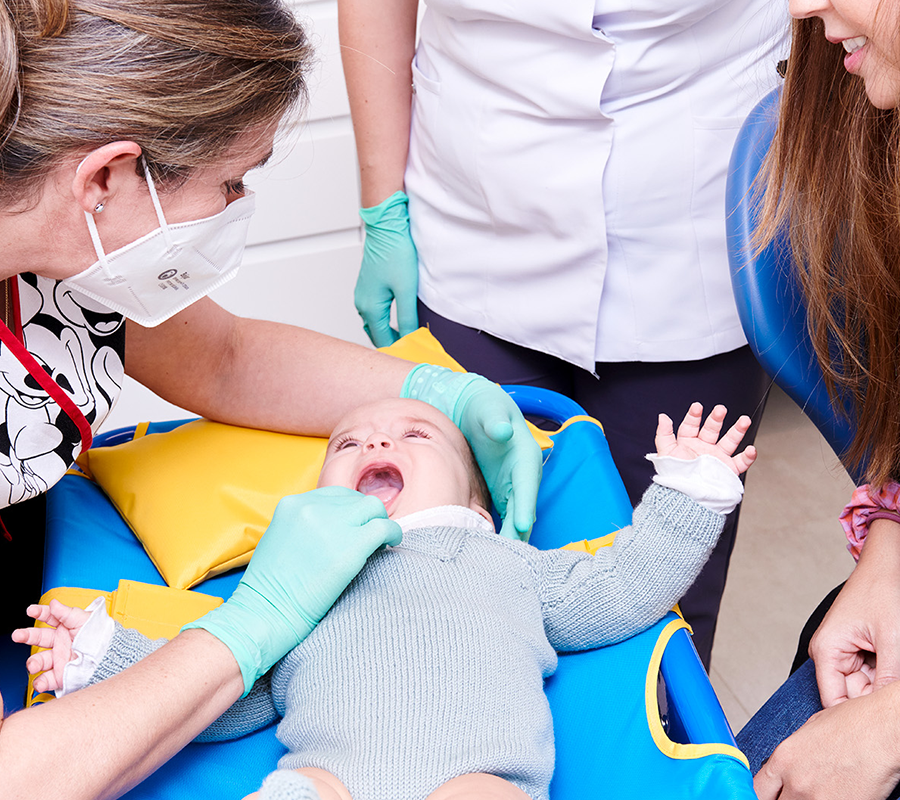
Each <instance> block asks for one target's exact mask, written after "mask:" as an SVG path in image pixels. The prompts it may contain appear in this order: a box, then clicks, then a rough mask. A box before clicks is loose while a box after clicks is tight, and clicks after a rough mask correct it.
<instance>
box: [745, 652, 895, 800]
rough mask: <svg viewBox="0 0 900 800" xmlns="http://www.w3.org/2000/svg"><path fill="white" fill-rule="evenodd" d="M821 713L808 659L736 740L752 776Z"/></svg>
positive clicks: (812, 665) (814, 671)
mask: <svg viewBox="0 0 900 800" xmlns="http://www.w3.org/2000/svg"><path fill="white" fill-rule="evenodd" d="M821 710H822V703H821V702H820V700H819V687H818V684H817V683H816V670H815V666H814V664H813V662H812V659H808V660H807V661H805V662H804V663H803V665H802V666H801V667H800V668H799V669H798V670H797V671H796V672H794V673H793V675H791V677H790V678H788V679H787V680H786V681H785V682H784V683H783V684H781V687H780V688H779V689H778V691H776V692H775V694H773V695H772V696H771V697H770V698H769V699H768V700H767V701H766V704H765V705H764V706H763V707H762V708H761V709H760V710H759V711H757V712H756V714H754V715H753V718H752V719H751V720H750V721H749V722H748V723H747V724H746V725H745V726H744V727H743V729H742V730H741V732H740V733H739V734H738V735H737V736H736V737H735V738H736V739H737V743H738V747H740V748H741V750H743V751H744V754H745V755H746V756H747V759H748V760H749V762H750V770H751V771H752V772H753V774H754V775H756V773H757V772H759V769H760V767H762V765H763V764H764V763H765V762H766V760H767V759H768V758H769V756H771V755H772V753H773V752H774V750H775V748H776V747H778V745H779V744H781V742H782V741H784V740H785V739H787V737H788V736H790V735H791V734H792V733H793V732H794V731H796V730H797V728H799V727H800V726H801V725H803V723H804V722H806V720H808V719H809V718H810V717H811V716H812V715H813V714H815V713H816V712H817V711H821ZM897 798H900V786H898V787H897V788H896V789H894V791H893V792H891V794H890V796H889V798H888V800H897Z"/></svg>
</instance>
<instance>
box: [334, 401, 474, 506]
mask: <svg viewBox="0 0 900 800" xmlns="http://www.w3.org/2000/svg"><path fill="white" fill-rule="evenodd" d="M319 486H345V487H347V488H348V489H355V490H357V491H359V492H362V493H363V494H367V495H374V496H376V497H378V499H379V500H381V501H382V502H383V503H384V506H385V508H386V509H387V512H388V516H389V517H391V518H392V519H394V518H399V517H404V516H406V515H407V514H412V513H413V512H414V511H423V510H424V509H427V508H434V507H436V506H445V505H457V506H465V507H466V508H471V509H473V510H474V511H477V512H478V513H480V514H482V516H484V517H485V518H486V519H488V520H490V518H491V517H490V514H489V513H488V511H487V509H489V508H490V494H489V492H488V488H487V485H486V484H485V482H484V477H483V476H482V474H481V470H479V469H478V465H477V464H476V463H475V457H474V456H473V455H472V450H471V448H470V447H469V443H468V442H467V441H466V439H465V437H464V436H463V435H462V433H461V432H460V430H459V428H457V427H456V425H454V424H453V422H452V421H451V420H450V419H449V418H448V417H446V416H445V415H444V414H442V413H441V412H440V411H438V410H437V409H436V408H434V407H433V406H430V405H428V404H427V403H423V402H421V401H420V400H407V399H401V398H397V399H392V400H381V401H379V402H376V403H370V404H367V405H364V406H360V407H359V408H357V409H355V410H354V411H351V412H350V413H349V414H347V415H346V416H345V417H344V418H343V419H342V420H341V421H340V422H339V423H338V424H337V425H336V426H335V428H334V431H333V432H332V434H331V438H330V439H329V440H328V450H327V451H326V454H325V464H324V465H323V467H322V471H321V473H319Z"/></svg>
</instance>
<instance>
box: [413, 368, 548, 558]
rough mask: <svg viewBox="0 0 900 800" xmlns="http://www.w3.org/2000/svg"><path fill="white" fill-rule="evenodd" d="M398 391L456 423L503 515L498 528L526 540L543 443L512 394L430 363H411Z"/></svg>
mask: <svg viewBox="0 0 900 800" xmlns="http://www.w3.org/2000/svg"><path fill="white" fill-rule="evenodd" d="M400 396H401V397H410V398H412V399H414V400H423V401H424V402H426V403H428V404H429V405H432V406H434V407H435V408H436V409H438V411H442V412H443V413H444V414H446V415H447V416H448V417H450V419H452V420H453V422H455V423H456V425H457V427H458V428H459V429H460V430H461V431H462V432H463V435H464V436H465V437H466V439H468V440H469V444H470V445H471V446H472V451H473V452H474V453H475V458H476V460H477V461H478V466H479V467H481V471H482V473H484V479H485V480H486V481H487V485H488V488H489V489H490V490H491V497H492V498H493V500H494V505H495V506H496V507H497V511H498V512H500V516H501V517H502V518H503V527H502V529H501V531H500V533H501V534H502V535H503V536H506V537H507V538H509V539H525V540H527V539H528V535H529V534H530V533H531V527H532V525H534V512H535V507H536V505H537V491H538V485H539V484H540V482H541V465H542V458H541V448H540V447H539V446H538V444H537V442H535V440H534V437H533V436H532V435H531V432H530V431H529V430H528V426H527V425H526V424H525V418H524V417H523V416H522V412H521V411H519V407H518V406H517V405H516V404H515V403H514V402H513V400H512V398H511V397H510V396H509V395H508V394H507V393H506V392H504V391H503V389H501V388H500V387H499V386H498V385H497V384H496V383H492V382H491V381H489V380H488V379H487V378H483V377H482V376H481V375H475V374H473V373H471V372H452V371H451V370H449V369H446V368H444V367H435V366H433V365H431V364H419V365H417V366H415V367H413V369H412V370H411V371H410V373H409V375H407V376H406V380H405V381H404V382H403V388H402V389H401V390H400Z"/></svg>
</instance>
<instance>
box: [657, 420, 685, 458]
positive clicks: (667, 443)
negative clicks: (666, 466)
mask: <svg viewBox="0 0 900 800" xmlns="http://www.w3.org/2000/svg"><path fill="white" fill-rule="evenodd" d="M682 424H683V423H682ZM655 444H656V452H657V453H658V454H659V455H661V456H664V455H666V454H667V453H668V452H669V451H670V450H672V448H673V447H675V444H676V442H675V430H674V428H673V426H672V419H671V418H670V417H669V416H668V415H667V414H660V415H659V422H658V423H657V425H656V439H655Z"/></svg>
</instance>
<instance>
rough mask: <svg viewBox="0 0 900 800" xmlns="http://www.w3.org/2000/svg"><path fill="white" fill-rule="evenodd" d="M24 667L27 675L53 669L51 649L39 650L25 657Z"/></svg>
mask: <svg viewBox="0 0 900 800" xmlns="http://www.w3.org/2000/svg"><path fill="white" fill-rule="evenodd" d="M25 668H26V669H27V670H28V674H29V675H37V674H38V673H39V672H48V671H52V670H53V651H52V650H39V651H38V652H37V653H34V654H33V655H30V656H28V658H27V659H25Z"/></svg>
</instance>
